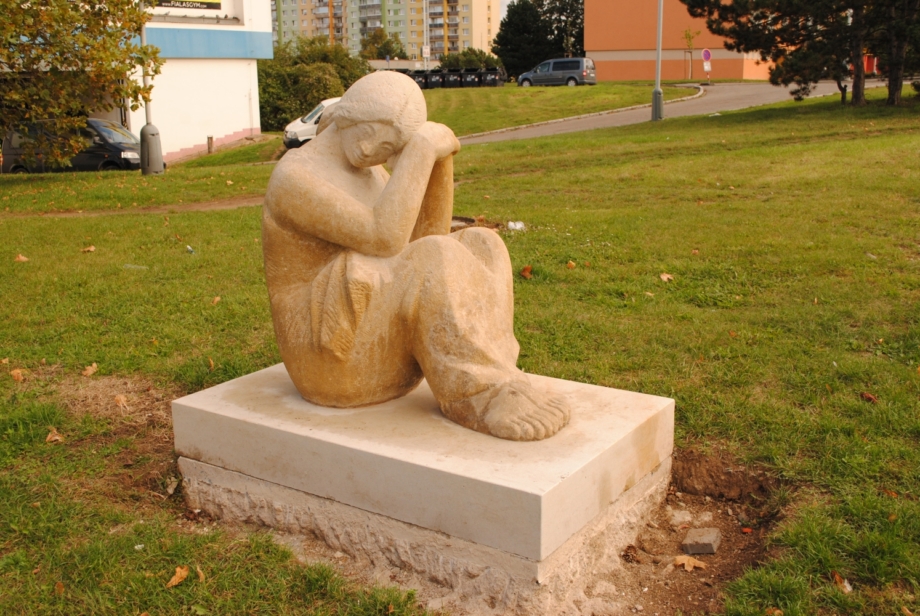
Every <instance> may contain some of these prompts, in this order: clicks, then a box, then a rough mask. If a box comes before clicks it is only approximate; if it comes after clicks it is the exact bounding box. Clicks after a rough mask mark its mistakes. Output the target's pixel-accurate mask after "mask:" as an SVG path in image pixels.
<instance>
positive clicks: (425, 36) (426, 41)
mask: <svg viewBox="0 0 920 616" xmlns="http://www.w3.org/2000/svg"><path fill="white" fill-rule="evenodd" d="M422 12H423V13H424V14H423V15H422V18H423V19H422V26H423V27H422V47H427V48H428V49H429V50H431V35H430V33H429V32H428V0H422ZM381 19H383V17H382V16H381ZM425 70H426V71H427V70H428V58H425Z"/></svg>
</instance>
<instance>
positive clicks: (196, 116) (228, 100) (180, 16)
mask: <svg viewBox="0 0 920 616" xmlns="http://www.w3.org/2000/svg"><path fill="white" fill-rule="evenodd" d="M152 12H153V17H152V19H151V21H149V22H148V23H147V43H148V44H149V45H154V46H156V47H157V48H159V50H160V57H161V58H163V59H164V60H165V62H164V64H163V67H162V71H161V73H160V74H159V75H157V76H155V77H154V78H153V79H152V84H153V95H152V101H151V111H152V114H153V118H152V119H153V124H154V125H155V126H156V127H157V129H158V130H159V132H160V142H161V147H162V150H163V158H164V160H165V161H166V162H170V161H174V160H178V159H182V158H185V157H188V156H191V155H194V154H196V153H200V152H203V151H207V147H208V137H213V139H214V144H215V146H217V145H221V144H223V143H229V142H231V141H236V140H239V139H242V138H245V137H248V136H253V135H257V134H259V133H260V132H261V130H260V121H259V81H258V72H257V67H256V60H259V59H269V58H271V57H272V20H271V0H217V1H208V0H203V1H186V0H160V2H159V3H158V6H157V7H156V8H154V9H152ZM127 115H128V117H127V123H128V128H129V129H130V130H131V131H132V132H133V133H135V134H139V133H140V130H141V128H142V127H143V126H144V124H145V123H146V120H145V116H144V108H143V107H141V108H140V109H138V110H137V111H129V112H128V114H127Z"/></svg>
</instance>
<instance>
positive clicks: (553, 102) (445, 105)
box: [425, 82, 695, 135]
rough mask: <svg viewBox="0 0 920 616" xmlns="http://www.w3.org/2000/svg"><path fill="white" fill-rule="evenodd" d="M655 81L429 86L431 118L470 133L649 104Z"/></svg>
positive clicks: (678, 92)
mask: <svg viewBox="0 0 920 616" xmlns="http://www.w3.org/2000/svg"><path fill="white" fill-rule="evenodd" d="M653 87H654V86H653V85H651V84H646V83H610V82H608V83H599V84H598V85H596V86H588V87H576V88H567V87H565V86H560V87H533V88H520V87H518V86H516V85H505V86H504V87H503V88H478V89H475V90H473V89H469V88H467V89H465V90H464V89H463V88H460V89H454V88H451V89H437V90H425V100H426V101H427V102H428V119H430V120H431V121H433V122H440V123H442V124H446V125H447V126H449V127H451V128H452V129H453V131H454V132H455V133H456V134H457V135H470V134H472V133H480V132H485V131H489V130H496V129H499V128H505V127H508V126H521V125H522V124H531V123H533V122H542V121H544V120H555V119H557V118H564V117H568V116H575V115H581V114H585V113H594V112H597V111H606V110H608V109H620V108H623V107H630V106H632V105H644V104H647V103H649V102H651V100H652V89H653ZM694 93H695V90H692V89H687V88H672V87H666V88H664V94H665V99H666V100H671V99H675V98H681V97H684V96H692V95H693V94H694Z"/></svg>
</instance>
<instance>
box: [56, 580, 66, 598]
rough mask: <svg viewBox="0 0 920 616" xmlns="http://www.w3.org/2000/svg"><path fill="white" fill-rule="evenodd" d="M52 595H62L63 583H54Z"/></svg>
mask: <svg viewBox="0 0 920 616" xmlns="http://www.w3.org/2000/svg"><path fill="white" fill-rule="evenodd" d="M54 594H56V595H57V596H58V597H60V596H61V595H63V594H64V583H63V582H57V583H55V585H54Z"/></svg>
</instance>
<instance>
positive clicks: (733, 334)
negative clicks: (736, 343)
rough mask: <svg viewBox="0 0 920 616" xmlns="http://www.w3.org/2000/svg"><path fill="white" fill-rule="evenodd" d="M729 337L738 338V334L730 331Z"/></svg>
mask: <svg viewBox="0 0 920 616" xmlns="http://www.w3.org/2000/svg"><path fill="white" fill-rule="evenodd" d="M728 335H729V336H731V337H732V338H737V337H738V334H736V333H735V332H733V331H729V332H728Z"/></svg>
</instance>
